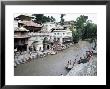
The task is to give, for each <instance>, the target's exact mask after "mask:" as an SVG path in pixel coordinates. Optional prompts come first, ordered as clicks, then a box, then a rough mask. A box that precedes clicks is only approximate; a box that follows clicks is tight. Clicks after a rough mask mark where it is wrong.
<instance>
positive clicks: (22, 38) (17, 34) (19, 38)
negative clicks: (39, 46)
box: [14, 27, 29, 51]
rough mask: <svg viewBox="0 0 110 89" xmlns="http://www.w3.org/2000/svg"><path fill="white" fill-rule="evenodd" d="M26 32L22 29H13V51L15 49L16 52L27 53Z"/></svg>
mask: <svg viewBox="0 0 110 89" xmlns="http://www.w3.org/2000/svg"><path fill="white" fill-rule="evenodd" d="M28 31H29V30H27V29H26V28H24V27H20V28H19V27H15V28H14V49H17V51H27V45H28V38H29V36H28Z"/></svg>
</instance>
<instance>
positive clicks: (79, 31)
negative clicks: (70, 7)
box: [71, 15, 97, 40]
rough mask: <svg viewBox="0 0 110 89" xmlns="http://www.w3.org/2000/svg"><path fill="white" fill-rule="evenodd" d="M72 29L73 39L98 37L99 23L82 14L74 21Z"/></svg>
mask: <svg viewBox="0 0 110 89" xmlns="http://www.w3.org/2000/svg"><path fill="white" fill-rule="evenodd" d="M73 28H75V29H76V31H74V30H73ZM71 31H72V35H73V40H79V39H88V38H97V25H96V24H94V23H92V21H91V20H88V16H84V15H80V16H79V17H78V18H77V19H76V21H75V22H74V27H71Z"/></svg>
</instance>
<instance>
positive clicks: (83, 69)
mask: <svg viewBox="0 0 110 89" xmlns="http://www.w3.org/2000/svg"><path fill="white" fill-rule="evenodd" d="M66 76H97V59H96V57H93V58H92V59H91V60H90V61H89V62H87V63H84V64H82V63H81V64H76V65H74V67H73V68H72V69H71V70H70V71H69V73H68V74H67V75H66Z"/></svg>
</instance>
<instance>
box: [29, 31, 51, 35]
mask: <svg viewBox="0 0 110 89" xmlns="http://www.w3.org/2000/svg"><path fill="white" fill-rule="evenodd" d="M28 35H29V36H49V35H51V33H33V32H31V33H28Z"/></svg>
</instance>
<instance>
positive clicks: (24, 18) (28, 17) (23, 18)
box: [14, 15, 32, 21]
mask: <svg viewBox="0 0 110 89" xmlns="http://www.w3.org/2000/svg"><path fill="white" fill-rule="evenodd" d="M14 19H16V20H21V21H23V20H27V21H29V20H31V19H32V18H31V17H30V16H26V15H19V16H17V17H16V18H14Z"/></svg>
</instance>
